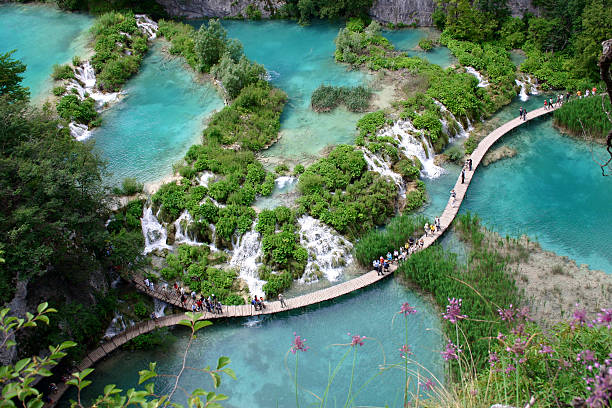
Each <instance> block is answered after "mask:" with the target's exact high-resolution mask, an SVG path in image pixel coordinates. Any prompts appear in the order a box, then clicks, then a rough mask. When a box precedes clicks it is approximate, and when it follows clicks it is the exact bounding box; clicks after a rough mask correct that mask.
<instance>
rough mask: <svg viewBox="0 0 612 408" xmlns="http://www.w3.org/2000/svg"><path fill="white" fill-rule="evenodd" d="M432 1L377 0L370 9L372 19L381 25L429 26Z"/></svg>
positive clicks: (433, 2) (432, 9)
mask: <svg viewBox="0 0 612 408" xmlns="http://www.w3.org/2000/svg"><path fill="white" fill-rule="evenodd" d="M435 9H436V2H435V1H434V0H377V1H375V2H374V6H372V8H371V9H370V15H371V16H372V18H374V19H376V20H378V21H380V22H383V23H393V24H397V23H403V24H416V25H419V26H431V25H432V22H431V14H432V13H433V12H434V10H435Z"/></svg>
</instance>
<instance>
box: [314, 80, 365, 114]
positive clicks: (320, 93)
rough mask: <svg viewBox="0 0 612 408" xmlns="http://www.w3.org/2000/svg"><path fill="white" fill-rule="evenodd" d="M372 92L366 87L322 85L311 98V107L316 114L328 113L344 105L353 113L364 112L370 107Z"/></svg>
mask: <svg viewBox="0 0 612 408" xmlns="http://www.w3.org/2000/svg"><path fill="white" fill-rule="evenodd" d="M371 96H372V91H370V90H369V89H367V88H366V87H364V86H361V85H359V86H355V87H344V86H340V87H335V86H327V85H320V86H319V87H318V88H317V89H315V91H314V92H313V93H312V96H311V97H310V105H311V106H312V109H313V110H314V111H316V112H328V111H331V110H333V109H334V108H336V107H337V106H339V105H344V106H345V107H346V108H347V109H348V110H349V111H351V112H363V111H365V110H366V109H367V108H368V107H369V105H370V98H371Z"/></svg>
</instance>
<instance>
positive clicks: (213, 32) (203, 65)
mask: <svg viewBox="0 0 612 408" xmlns="http://www.w3.org/2000/svg"><path fill="white" fill-rule="evenodd" d="M226 49H227V31H226V30H225V28H223V26H222V25H221V23H220V22H219V20H217V19H213V20H210V21H209V22H208V26H207V25H205V24H202V26H201V27H200V29H199V30H198V31H197V32H196V34H195V52H196V55H197V57H198V60H199V63H200V66H199V68H200V71H202V72H209V71H210V69H211V68H212V66H213V65H215V64H216V63H217V62H219V60H220V59H221V57H222V56H223V54H224V53H225V51H226ZM234 49H235V46H234Z"/></svg>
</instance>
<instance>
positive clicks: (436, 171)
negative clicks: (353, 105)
mask: <svg viewBox="0 0 612 408" xmlns="http://www.w3.org/2000/svg"><path fill="white" fill-rule="evenodd" d="M378 136H390V137H393V138H396V139H397V140H399V142H400V144H399V147H400V148H401V149H402V151H403V152H404V154H405V155H406V156H407V157H412V156H415V157H416V158H417V159H419V161H420V162H421V164H422V166H423V169H422V170H421V176H423V177H427V178H438V177H440V175H442V174H444V172H445V170H444V169H443V168H442V167H440V166H436V164H435V163H434V157H435V152H434V150H433V147H432V146H431V143H429V140H427V138H426V137H425V135H424V134H423V132H421V131H419V130H418V129H416V128H415V127H414V126H413V125H412V123H411V122H410V121H409V120H403V119H400V120H398V121H396V122H395V123H394V124H393V125H392V126H387V127H385V128H382V129H381V130H379V131H378ZM425 149H427V150H425Z"/></svg>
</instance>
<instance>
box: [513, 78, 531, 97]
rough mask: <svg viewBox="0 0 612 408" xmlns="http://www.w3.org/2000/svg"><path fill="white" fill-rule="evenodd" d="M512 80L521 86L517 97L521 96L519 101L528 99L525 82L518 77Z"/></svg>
mask: <svg viewBox="0 0 612 408" xmlns="http://www.w3.org/2000/svg"><path fill="white" fill-rule="evenodd" d="M514 82H515V83H516V84H517V85H518V86H520V87H521V90H520V92H519V98H521V101H523V102H524V101H527V100H529V94H528V93H527V83H526V82H523V81H521V80H519V79H515V80H514Z"/></svg>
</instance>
